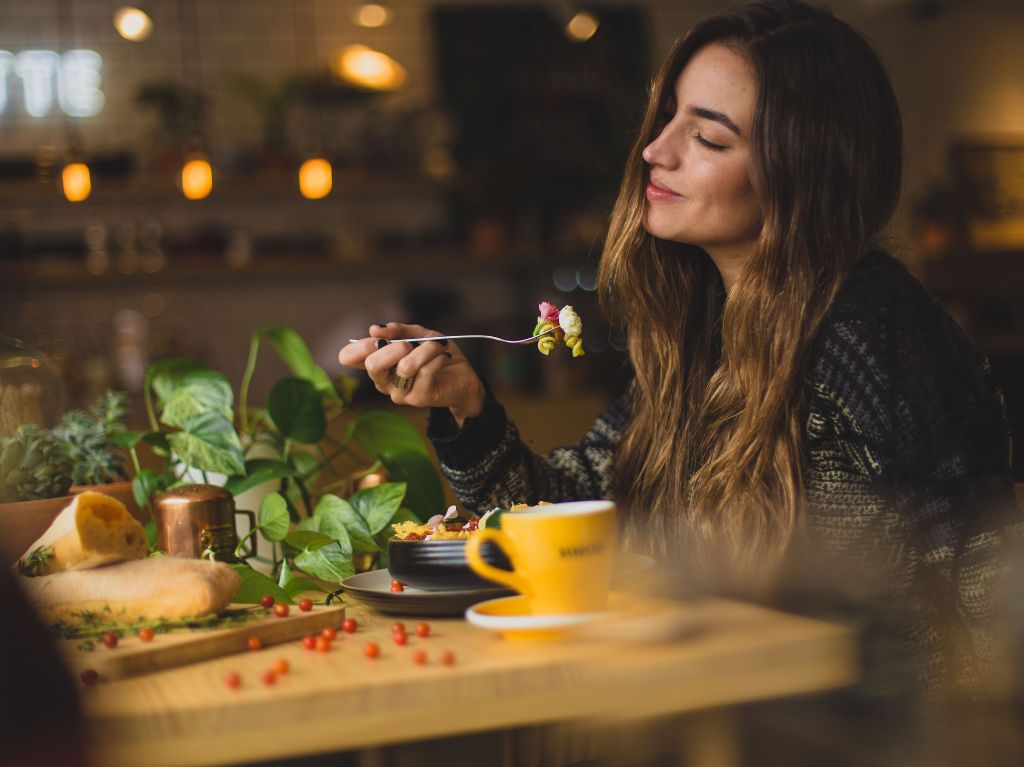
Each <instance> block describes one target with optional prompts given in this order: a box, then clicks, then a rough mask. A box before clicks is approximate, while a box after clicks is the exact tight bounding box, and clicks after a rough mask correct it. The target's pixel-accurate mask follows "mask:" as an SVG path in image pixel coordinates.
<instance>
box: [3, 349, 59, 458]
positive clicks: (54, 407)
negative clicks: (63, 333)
mask: <svg viewBox="0 0 1024 767" xmlns="http://www.w3.org/2000/svg"><path fill="white" fill-rule="evenodd" d="M66 405H67V393H66V392H65V390H64V382H63V381H61V379H60V376H59V375H58V373H57V369H56V367H54V364H53V362H52V361H51V360H50V358H49V357H47V356H46V355H45V354H43V353H42V352H40V351H39V350H38V349H34V348H32V347H31V346H29V345H28V344H26V343H24V342H23V341H19V340H18V339H16V338H10V337H8V336H3V335H0V440H2V439H3V438H4V437H10V436H12V435H14V434H15V433H16V432H17V431H18V427H19V426H21V425H23V424H30V423H34V424H37V425H39V426H44V427H47V428H48V427H51V426H53V425H54V424H56V423H57V421H58V420H59V419H60V417H61V415H62V414H63V413H64V409H65V407H66Z"/></svg>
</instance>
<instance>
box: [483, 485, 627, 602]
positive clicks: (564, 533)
mask: <svg viewBox="0 0 1024 767" xmlns="http://www.w3.org/2000/svg"><path fill="white" fill-rule="evenodd" d="M486 541H493V542H494V543H495V544H497V545H498V546H500V547H501V548H502V549H503V550H504V551H505V554H506V555H507V556H508V558H509V561H510V562H511V563H512V572H509V571H507V570H500V569H498V568H497V567H494V566H492V565H489V564H487V562H485V561H484V560H483V557H481V556H480V547H481V546H482V545H483V544H484V543H485V542H486ZM617 545H618V523H617V521H616V518H615V504H614V503H613V502H612V501H574V502H571V503H553V504H548V505H545V506H534V507H531V508H529V509H524V510H522V511H514V512H509V513H507V514H503V515H502V517H501V529H500V530H497V529H492V528H488V527H485V528H482V529H481V530H479V531H477V532H476V533H474V534H473V535H471V536H470V537H469V540H467V541H466V560H467V561H468V562H469V566H470V567H471V568H472V569H473V570H474V571H476V573H477V574H479V575H481V576H483V577H484V578H487V579H489V580H492V581H496V582H498V583H500V584H502V585H505V586H508V587H510V588H513V589H515V590H516V591H518V592H520V593H521V594H523V596H525V597H526V598H527V601H528V603H529V610H530V613H531V614H533V615H557V614H560V613H589V612H600V611H602V610H605V609H607V607H608V589H609V587H610V585H611V577H612V566H613V565H614V562H615V551H616V547H617Z"/></svg>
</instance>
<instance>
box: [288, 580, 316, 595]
mask: <svg viewBox="0 0 1024 767" xmlns="http://www.w3.org/2000/svg"><path fill="white" fill-rule="evenodd" d="M284 590H285V591H287V592H288V596H290V597H291V598H292V599H295V598H296V597H297V596H299V595H300V594H305V593H306V592H307V591H319V592H320V593H323V592H324V590H323V589H322V588H321V587H320V586H318V585H317V584H315V583H313V581H311V580H309V578H292V579H291V580H289V581H288V582H287V583H286V584H284Z"/></svg>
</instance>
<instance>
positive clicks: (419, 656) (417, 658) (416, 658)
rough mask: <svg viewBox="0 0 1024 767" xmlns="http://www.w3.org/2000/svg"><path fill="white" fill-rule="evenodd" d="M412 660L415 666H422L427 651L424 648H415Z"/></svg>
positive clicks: (425, 659) (425, 660)
mask: <svg viewBox="0 0 1024 767" xmlns="http://www.w3.org/2000/svg"><path fill="white" fill-rule="evenodd" d="M412 662H413V663H415V664H416V665H417V666H422V665H423V664H425V663H426V662H427V653H426V651H425V650H417V651H416V652H414V653H413V654H412Z"/></svg>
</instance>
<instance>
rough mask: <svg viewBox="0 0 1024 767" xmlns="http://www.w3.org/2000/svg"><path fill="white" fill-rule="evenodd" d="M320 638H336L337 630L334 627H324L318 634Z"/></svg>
mask: <svg viewBox="0 0 1024 767" xmlns="http://www.w3.org/2000/svg"><path fill="white" fill-rule="evenodd" d="M320 636H325V637H327V638H328V639H334V638H335V637H336V636H338V629H336V628H334V626H324V628H323V631H321V632H320Z"/></svg>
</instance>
